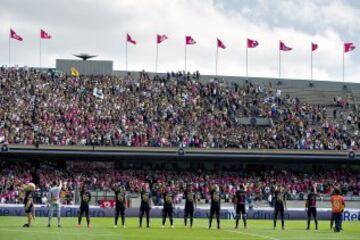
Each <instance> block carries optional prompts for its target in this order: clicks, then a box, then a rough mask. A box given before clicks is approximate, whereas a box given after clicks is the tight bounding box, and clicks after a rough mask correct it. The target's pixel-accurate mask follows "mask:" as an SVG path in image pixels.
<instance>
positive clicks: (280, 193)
mask: <svg viewBox="0 0 360 240" xmlns="http://www.w3.org/2000/svg"><path fill="white" fill-rule="evenodd" d="M274 201H275V203H274V207H275V213H274V230H275V228H276V222H277V218H278V215H279V213H280V218H281V228H282V230H284V229H285V218H284V212H285V208H286V199H285V192H284V188H283V187H279V188H277V189H276V190H275V196H274Z"/></svg>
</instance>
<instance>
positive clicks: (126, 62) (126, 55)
mask: <svg viewBox="0 0 360 240" xmlns="http://www.w3.org/2000/svg"><path fill="white" fill-rule="evenodd" d="M127 36H128V35H126V44H125V71H126V72H127V71H128V39H127Z"/></svg>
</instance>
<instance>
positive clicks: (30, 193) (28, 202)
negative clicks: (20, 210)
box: [23, 183, 35, 227]
mask: <svg viewBox="0 0 360 240" xmlns="http://www.w3.org/2000/svg"><path fill="white" fill-rule="evenodd" d="M24 191H25V196H24V207H25V214H26V216H27V223H25V224H24V225H23V227H31V223H32V220H35V207H34V202H33V199H34V191H35V184H33V183H29V184H27V185H25V186H24Z"/></svg>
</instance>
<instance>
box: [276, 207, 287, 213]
mask: <svg viewBox="0 0 360 240" xmlns="http://www.w3.org/2000/svg"><path fill="white" fill-rule="evenodd" d="M284 212H285V208H284V205H276V206H275V214H278V213H281V214H284Z"/></svg>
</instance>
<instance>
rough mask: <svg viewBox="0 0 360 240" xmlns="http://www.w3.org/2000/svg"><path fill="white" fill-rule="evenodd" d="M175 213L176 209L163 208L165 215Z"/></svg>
mask: <svg viewBox="0 0 360 240" xmlns="http://www.w3.org/2000/svg"><path fill="white" fill-rule="evenodd" d="M173 211H174V209H173V208H172V207H164V208H163V212H164V213H169V214H172V213H173Z"/></svg>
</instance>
